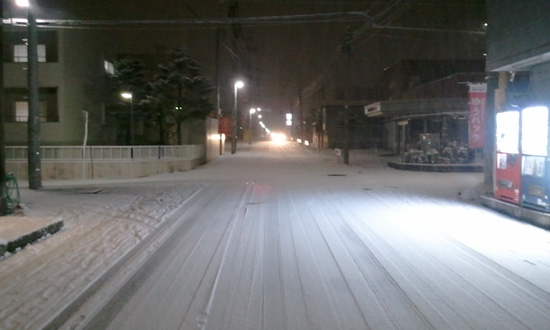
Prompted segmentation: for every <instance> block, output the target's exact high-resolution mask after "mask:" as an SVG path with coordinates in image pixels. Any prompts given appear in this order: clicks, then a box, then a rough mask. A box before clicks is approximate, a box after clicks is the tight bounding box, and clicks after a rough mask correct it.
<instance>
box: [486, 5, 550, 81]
mask: <svg viewBox="0 0 550 330" xmlns="http://www.w3.org/2000/svg"><path fill="white" fill-rule="evenodd" d="M549 12H550V1H548V0H529V1H517V0H488V1H487V14H488V21H487V22H488V26H487V70H489V71H493V70H497V69H498V68H500V67H502V66H506V65H509V64H511V63H516V62H520V61H522V60H526V59H528V58H530V57H533V56H537V55H541V54H544V53H548V52H550V42H549V41H550V35H549V34H548V31H550V20H549V19H548V13H549Z"/></svg>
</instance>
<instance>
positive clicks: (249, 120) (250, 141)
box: [248, 108, 256, 144]
mask: <svg viewBox="0 0 550 330" xmlns="http://www.w3.org/2000/svg"><path fill="white" fill-rule="evenodd" d="M255 113H256V109H254V108H252V109H250V116H248V144H252V115H253V114H255Z"/></svg>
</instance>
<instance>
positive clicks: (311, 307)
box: [0, 142, 550, 330]
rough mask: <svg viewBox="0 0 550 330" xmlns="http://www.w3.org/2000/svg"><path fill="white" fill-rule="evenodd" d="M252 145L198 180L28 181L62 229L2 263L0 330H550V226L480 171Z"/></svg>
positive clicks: (38, 204) (32, 204)
mask: <svg viewBox="0 0 550 330" xmlns="http://www.w3.org/2000/svg"><path fill="white" fill-rule="evenodd" d="M381 154H382V152H381V151H377V150H369V151H356V150H352V152H351V156H350V164H349V165H345V164H342V163H341V162H340V161H339V159H338V158H337V156H336V155H334V153H333V152H325V151H318V150H316V149H314V148H308V147H304V146H301V145H299V144H296V143H293V142H287V143H278V144H277V143H272V142H255V143H253V144H252V145H248V144H242V145H241V144H240V145H239V147H238V150H237V153H236V154H234V155H232V154H230V153H226V154H224V155H222V156H220V157H219V158H218V159H216V160H214V161H212V162H210V163H208V164H206V165H203V166H201V167H199V168H197V169H194V170H192V171H187V172H179V173H169V174H164V175H159V176H153V177H148V178H140V179H135V180H111V181H98V180H81V181H74V180H69V181H44V182H43V185H44V189H42V190H40V191H33V190H29V189H27V188H25V187H26V183H25V182H20V185H21V187H22V188H21V195H22V207H23V209H22V211H21V212H20V213H23V214H24V215H25V216H29V217H51V218H57V219H61V220H63V221H64V224H65V226H64V228H63V229H62V230H61V231H60V232H58V233H56V234H54V235H52V236H50V237H47V238H46V239H43V240H40V241H39V242H36V243H35V244H33V245H30V246H27V247H25V248H24V249H22V250H20V251H18V252H17V253H14V254H12V255H10V256H7V257H4V258H3V259H2V260H0V329H44V328H45V329H57V328H60V329H211V330H218V329H235V330H237V329H239V330H243V329H251V330H258V329H274V330H282V329H295V330H309V329H327V330H328V329H331V330H333V329H354V330H357V329H380V330H388V329H412V330H414V329H445V330H448V329H484V330H486V329H495V330H503V329H513V330H519V329H541V330H542V329H550V231H548V230H545V229H541V228H538V227H536V226H533V225H531V224H527V223H524V222H521V221H519V220H517V219H513V218H511V217H508V216H506V215H504V214H500V213H498V212H496V211H493V210H491V209H488V208H486V207H483V206H481V205H480V200H479V195H480V194H481V193H483V192H482V190H483V188H480V187H483V180H484V178H483V174H482V173H429V172H410V171H399V170H395V169H391V168H388V167H387V165H386V162H387V161H388V160H389V157H383V156H381Z"/></svg>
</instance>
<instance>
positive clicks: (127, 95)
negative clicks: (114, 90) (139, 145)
mask: <svg viewBox="0 0 550 330" xmlns="http://www.w3.org/2000/svg"><path fill="white" fill-rule="evenodd" d="M120 96H122V97H123V98H124V99H126V100H129V101H130V145H131V146H132V147H133V146H134V94H132V93H131V92H122V93H120ZM132 152H133V150H132Z"/></svg>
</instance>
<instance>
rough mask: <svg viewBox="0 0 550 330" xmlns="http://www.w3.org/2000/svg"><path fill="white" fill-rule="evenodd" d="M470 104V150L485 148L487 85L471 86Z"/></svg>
mask: <svg viewBox="0 0 550 330" xmlns="http://www.w3.org/2000/svg"><path fill="white" fill-rule="evenodd" d="M469 104H470V113H469V117H468V124H469V125H468V131H469V138H470V148H483V147H484V146H485V115H486V105H487V84H485V83H481V84H470V102H469Z"/></svg>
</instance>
